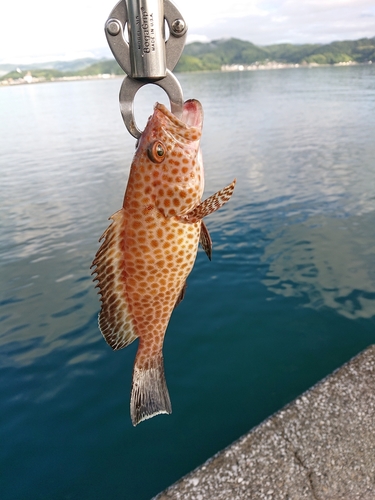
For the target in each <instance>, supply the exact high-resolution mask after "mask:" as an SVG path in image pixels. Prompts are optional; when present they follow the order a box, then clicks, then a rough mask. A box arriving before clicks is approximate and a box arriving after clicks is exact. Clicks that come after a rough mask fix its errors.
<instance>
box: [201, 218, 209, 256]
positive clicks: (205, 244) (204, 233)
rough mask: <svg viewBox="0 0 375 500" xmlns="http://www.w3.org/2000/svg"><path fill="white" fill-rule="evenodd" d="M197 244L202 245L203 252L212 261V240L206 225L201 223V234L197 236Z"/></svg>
mask: <svg viewBox="0 0 375 500" xmlns="http://www.w3.org/2000/svg"><path fill="white" fill-rule="evenodd" d="M199 243H200V244H201V245H202V248H203V250H204V251H205V252H206V255H207V257H208V258H209V259H210V260H211V259H212V240H211V236H210V233H209V232H208V229H207V226H206V224H205V223H204V222H203V221H202V224H201V232H200V235H199Z"/></svg>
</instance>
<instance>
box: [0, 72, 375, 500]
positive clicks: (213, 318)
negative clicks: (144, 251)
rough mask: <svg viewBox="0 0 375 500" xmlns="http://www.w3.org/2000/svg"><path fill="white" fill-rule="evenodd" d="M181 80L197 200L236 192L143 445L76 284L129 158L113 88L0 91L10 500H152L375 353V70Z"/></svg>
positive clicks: (1, 439)
mask: <svg viewBox="0 0 375 500" xmlns="http://www.w3.org/2000/svg"><path fill="white" fill-rule="evenodd" d="M179 79H180V81H181V84H182V87H183V89H184V93H185V97H186V98H197V99H199V100H201V102H202V104H203V107H204V111H205V123H204V131H203V139H202V149H203V158H204V163H205V176H206V191H205V196H209V195H211V194H212V193H214V192H215V191H217V190H219V189H221V188H222V187H224V186H225V185H227V184H229V183H230V182H231V181H232V180H233V178H234V177H236V178H237V186H236V189H235V193H234V195H233V197H232V199H231V200H230V202H229V203H228V204H227V205H225V207H224V208H222V209H221V210H220V211H218V212H216V213H215V214H213V215H211V216H210V217H209V218H207V219H206V224H207V227H208V229H209V231H210V233H211V237H212V240H213V259H212V262H209V261H208V259H207V257H206V255H205V254H204V252H203V251H201V250H200V251H199V253H198V257H197V262H196V265H195V267H194V270H193V272H192V274H191V275H190V277H189V279H188V287H187V292H186V297H185V299H184V301H183V302H182V303H181V304H180V305H179V306H178V308H177V309H176V310H175V311H174V313H173V316H172V319H171V321H170V324H169V327H168V331H167V335H166V339H165V347H164V358H165V370H166V377H167V383H168V387H169V391H170V396H171V400H172V407H173V413H172V415H170V416H166V415H162V416H158V417H155V418H153V419H151V420H149V421H146V422H143V423H141V424H140V425H139V426H138V427H136V428H133V426H132V425H131V422H130V417H129V392H130V384H131V372H132V365H133V360H134V356H135V352H136V347H137V346H136V342H135V343H134V344H133V345H131V346H130V347H128V348H126V349H124V350H122V351H119V352H113V351H112V350H111V349H110V348H109V347H108V346H107V345H106V343H105V341H104V339H103V338H102V336H101V334H100V331H99V330H98V326H97V314H98V310H99V300H98V296H97V294H96V291H95V290H94V285H93V283H92V281H91V279H92V278H91V276H90V269H89V268H90V265H91V261H92V259H93V257H94V254H95V252H96V250H97V249H98V238H99V236H100V235H101V234H102V232H103V231H104V230H105V228H106V227H107V225H108V221H107V218H108V217H109V216H110V215H111V214H112V213H113V212H115V211H116V210H118V209H119V208H120V207H121V203H122V198H123V193H124V189H125V185H126V180H127V176H128V172H129V166H130V163H131V159H132V156H133V153H134V144H135V141H134V139H133V138H132V137H131V136H130V135H129V134H128V133H127V131H126V129H125V127H124V126H123V123H122V120H121V116H120V113H119V110H118V91H119V87H120V84H121V79H113V80H96V81H78V82H64V83H45V84H40V85H24V86H18V87H5V88H1V89H0V145H1V156H0V174H1V183H0V186H1V187H0V189H1V192H0V206H1V229H0V252H1V257H0V259H1V260H0V264H1V270H0V272H1V308H0V325H1V328H0V491H1V498H3V499H6V500H8V499H20V498H27V499H28V500H34V499H35V500H36V499H38V500H39V499H43V500H44V499H53V500H59V499H77V500H82V499H90V500H93V499H109V498H111V499H126V500H128V499H129V500H146V499H149V498H151V497H152V496H153V495H155V494H156V493H158V492H159V491H160V490H162V489H164V488H165V487H167V486H168V485H169V484H171V483H172V482H174V481H176V480H177V479H179V478H180V477H181V476H182V475H183V474H185V473H187V472H189V471H190V470H191V469H193V468H194V467H196V466H198V465H200V464H201V463H202V462H203V461H204V460H205V459H207V458H209V457H210V456H211V455H212V454H214V453H215V452H217V451H218V450H220V449H222V448H223V447H225V446H226V445H228V444H230V443H231V442H232V441H233V440H235V439H236V438H238V437H239V436H241V435H242V434H243V433H245V432H247V431H248V430H250V429H251V428H252V427H253V426H254V425H257V424H258V423H260V422H261V421H262V420H263V419H264V418H266V417H267V416H269V415H270V414H271V413H272V412H274V411H276V410H278V409H280V408H281V407H282V406H283V405H285V404H286V403H288V402H289V401H291V400H292V399H293V398H295V397H296V396H297V395H299V394H300V393H301V392H302V391H304V390H306V389H307V388H309V387H310V386H311V385H312V384H314V383H315V382H317V381H318V380H320V379H321V378H322V377H324V376H325V375H327V374H328V373H330V372H331V371H332V370H334V369H335V368H337V367H338V366H340V365H341V364H342V363H344V362H345V361H347V360H348V359H349V358H350V357H352V356H354V355H355V354H357V353H358V352H359V351H360V350H362V349H364V348H365V347H366V346H368V345H369V344H371V343H374V341H375V328H374V327H375V321H374V318H375V217H374V215H375V140H374V137H375V67H374V65H372V66H371V65H367V66H352V67H319V68H298V69H282V70H272V71H257V72H238V73H201V74H190V75H189V74H186V75H179ZM155 100H162V101H163V102H165V103H168V100H167V98H166V97H165V96H164V95H163V93H162V91H161V90H160V89H158V88H156V87H154V86H148V87H147V88H146V89H143V90H142V91H141V92H140V93H139V95H137V100H136V107H135V110H136V119H137V121H138V123H139V125H140V126H144V123H145V120H146V118H147V116H148V115H149V114H151V112H152V103H153V102H154V101H155Z"/></svg>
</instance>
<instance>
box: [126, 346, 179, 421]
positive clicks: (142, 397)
mask: <svg viewBox="0 0 375 500" xmlns="http://www.w3.org/2000/svg"><path fill="white" fill-rule="evenodd" d="M161 413H172V407H171V401H170V399H169V393H168V388H167V383H166V380H165V375H164V363H163V354H162V353H161V352H160V353H159V354H158V355H156V356H154V357H152V358H150V359H149V360H148V361H147V362H146V363H145V364H144V365H143V366H142V367H140V366H137V360H136V362H135V365H134V370H133V383H132V391H131V398H130V416H131V419H132V423H133V425H134V426H136V425H137V424H139V423H140V422H142V421H143V420H147V419H148V418H152V417H154V416H155V415H160V414H161Z"/></svg>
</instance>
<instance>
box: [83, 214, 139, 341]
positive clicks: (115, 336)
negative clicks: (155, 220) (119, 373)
mask: <svg viewBox="0 0 375 500" xmlns="http://www.w3.org/2000/svg"><path fill="white" fill-rule="evenodd" d="M111 219H112V220H113V222H112V224H111V225H110V226H109V227H108V228H107V229H106V231H105V232H104V234H103V236H102V240H103V241H102V244H101V246H100V248H99V250H98V251H97V252H96V255H95V258H94V260H93V263H92V266H91V267H94V268H95V269H94V271H93V273H92V274H95V275H96V276H95V277H94V281H97V282H98V283H97V285H96V287H97V288H99V294H100V301H101V306H102V307H101V310H100V313H99V328H100V331H101V332H102V334H103V337H104V338H105V340H106V342H107V344H109V345H110V346H111V347H112V349H114V350H118V349H122V348H123V347H126V346H127V345H129V344H131V343H132V342H133V341H134V340H135V339H136V338H137V335H136V333H135V331H134V327H133V322H132V318H131V314H130V312H129V307H128V303H127V298H126V281H125V280H124V272H123V271H124V269H125V263H124V257H123V251H122V246H123V238H124V237H123V236H121V235H122V234H123V230H124V228H125V226H126V216H125V213H124V210H119V211H118V212H116V213H115V214H114V215H112V217H111Z"/></svg>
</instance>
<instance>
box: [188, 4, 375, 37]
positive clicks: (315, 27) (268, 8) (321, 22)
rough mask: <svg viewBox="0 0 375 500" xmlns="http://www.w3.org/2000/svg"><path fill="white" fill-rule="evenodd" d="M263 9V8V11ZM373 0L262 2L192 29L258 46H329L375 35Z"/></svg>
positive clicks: (191, 27)
mask: <svg viewBox="0 0 375 500" xmlns="http://www.w3.org/2000/svg"><path fill="white" fill-rule="evenodd" d="M261 7H262V8H261ZM374 15H375V6H374V5H373V0H355V1H353V0H330V1H327V0H310V1H309V0H306V1H303V2H301V1H300V0H285V1H283V0H280V1H274V2H271V3H266V2H258V6H257V8H256V9H255V8H254V9H253V12H252V13H250V14H248V13H246V11H245V10H244V11H243V15H242V16H232V17H225V16H218V15H217V17H216V19H215V22H214V23H209V24H206V25H205V26H200V25H199V26H195V25H194V23H193V24H192V25H191V26H190V33H192V34H196V35H205V36H207V37H208V38H210V39H218V38H225V37H231V36H235V37H236V38H241V39H245V40H249V41H251V42H253V43H255V44H258V45H268V44H272V43H283V42H289V43H329V42H331V41H334V40H349V39H352V40H353V39H358V38H364V37H369V38H370V37H373V36H375V25H374V19H373V16H374Z"/></svg>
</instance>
